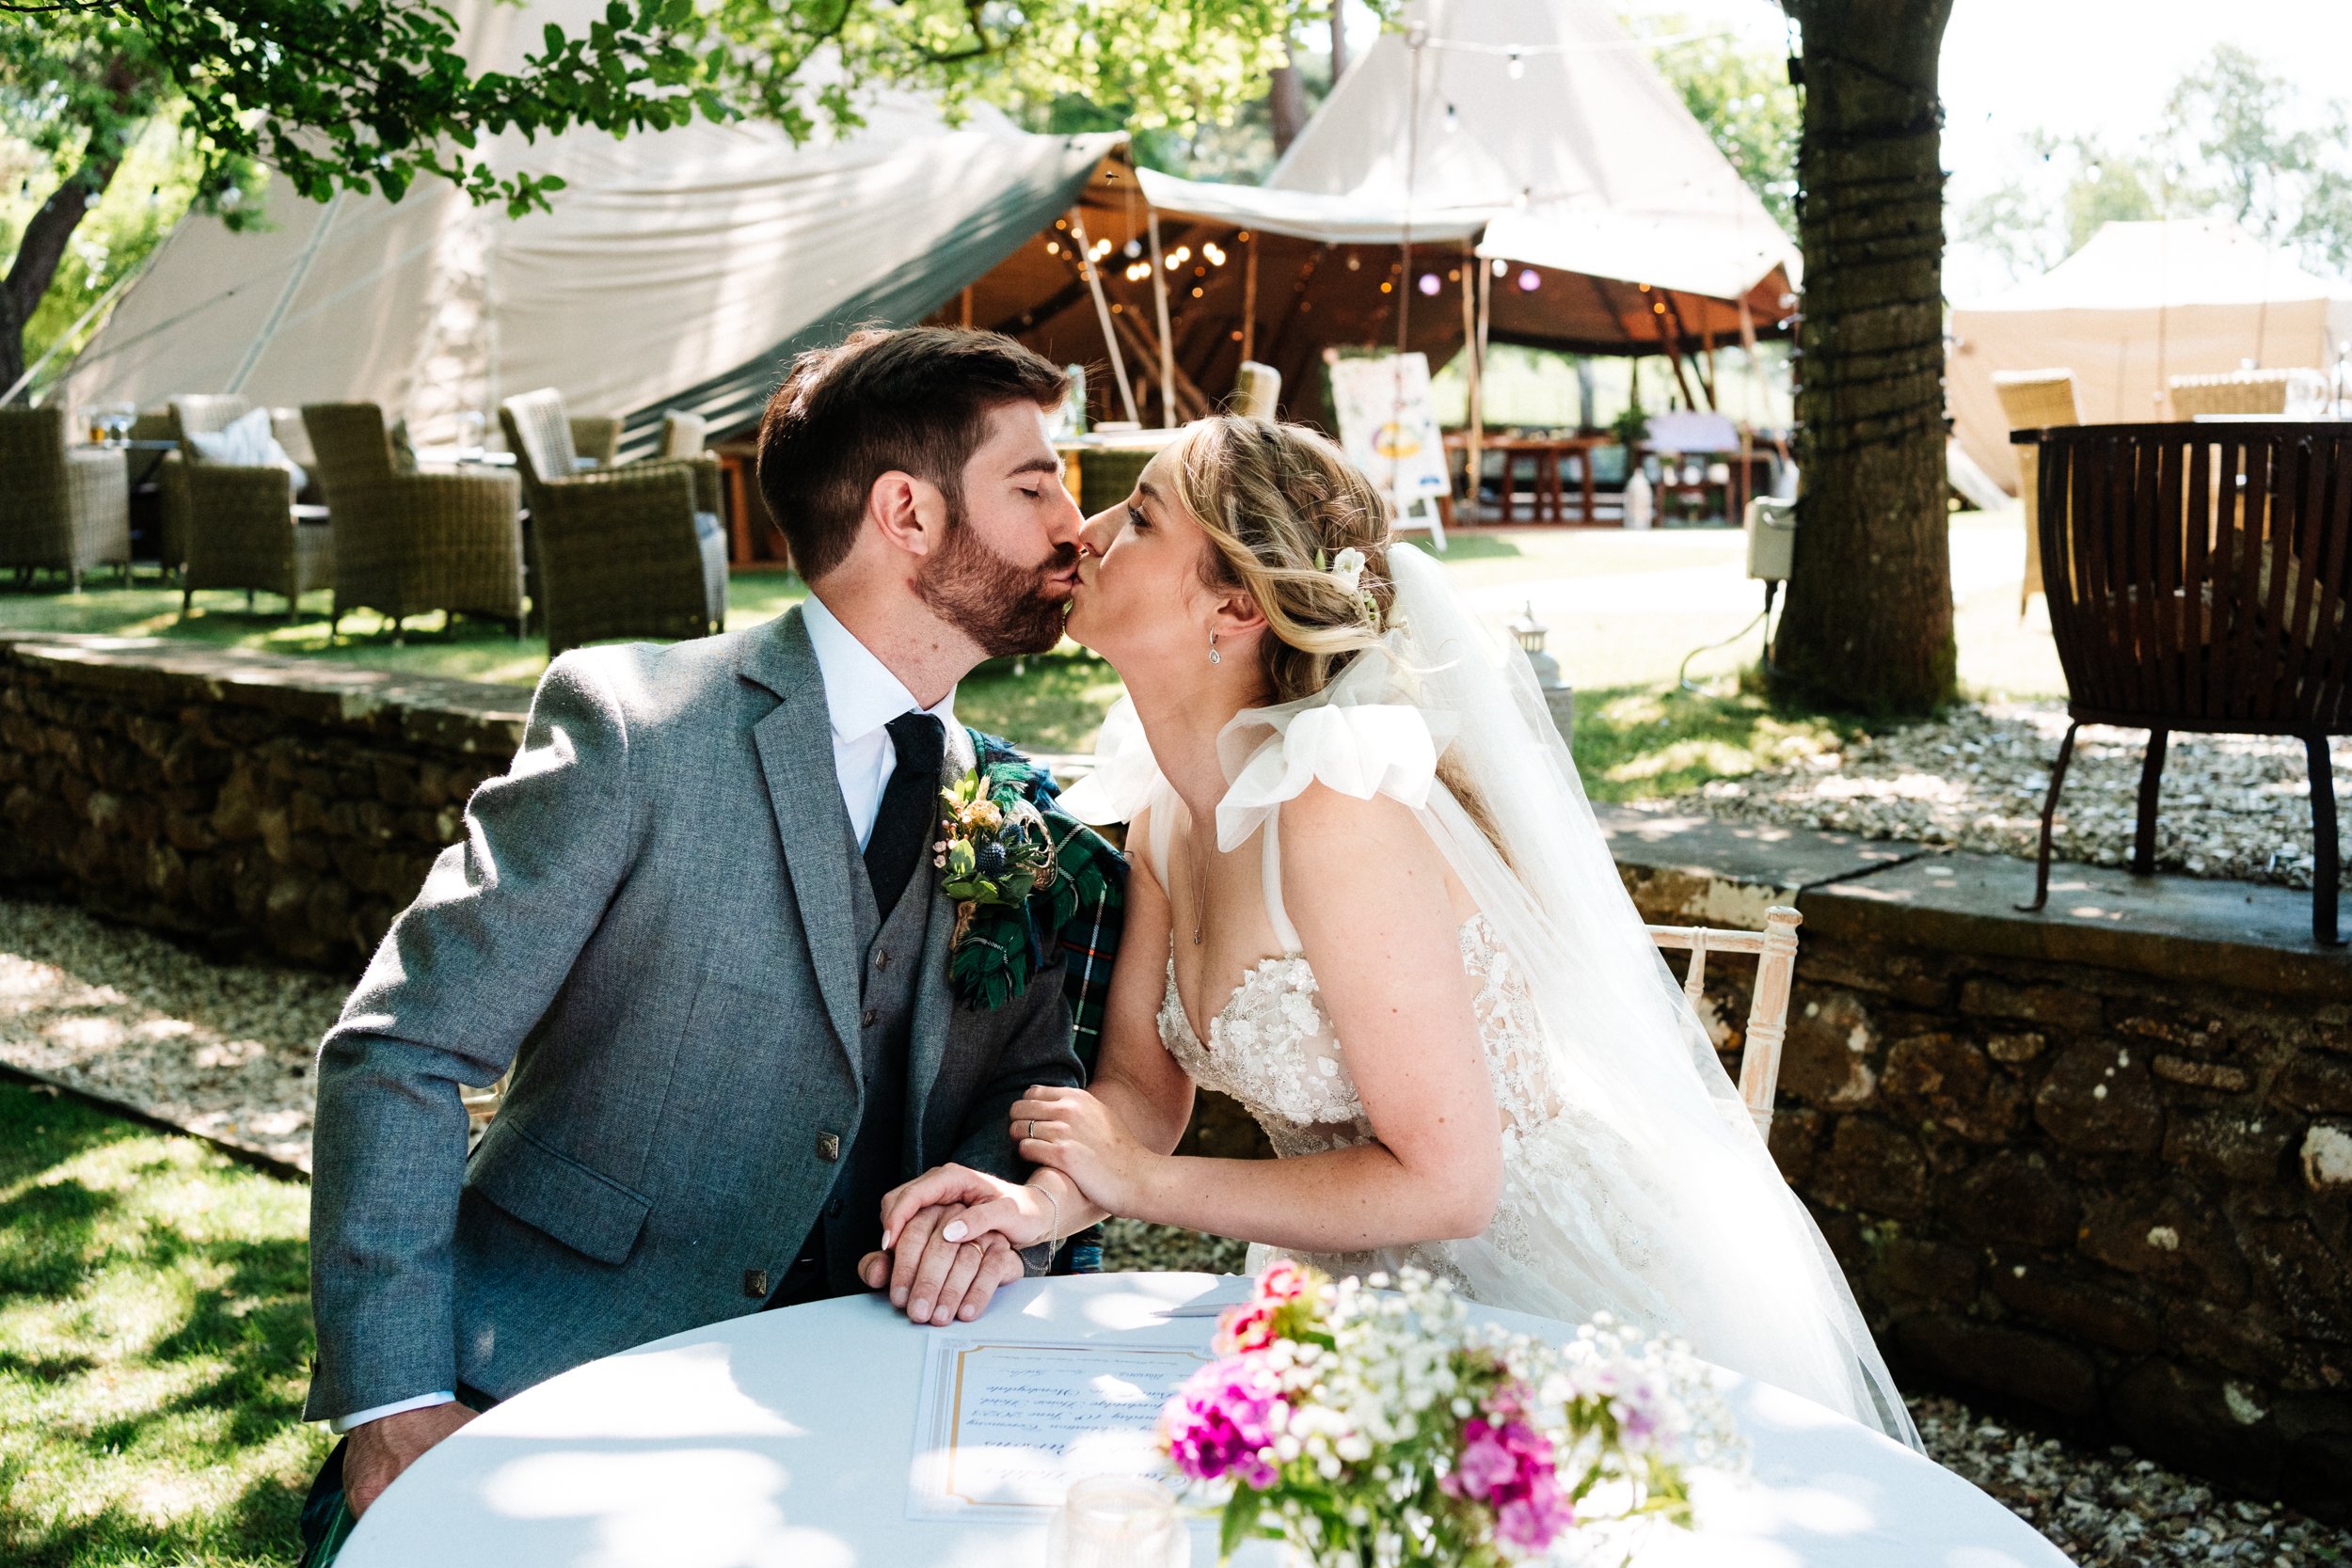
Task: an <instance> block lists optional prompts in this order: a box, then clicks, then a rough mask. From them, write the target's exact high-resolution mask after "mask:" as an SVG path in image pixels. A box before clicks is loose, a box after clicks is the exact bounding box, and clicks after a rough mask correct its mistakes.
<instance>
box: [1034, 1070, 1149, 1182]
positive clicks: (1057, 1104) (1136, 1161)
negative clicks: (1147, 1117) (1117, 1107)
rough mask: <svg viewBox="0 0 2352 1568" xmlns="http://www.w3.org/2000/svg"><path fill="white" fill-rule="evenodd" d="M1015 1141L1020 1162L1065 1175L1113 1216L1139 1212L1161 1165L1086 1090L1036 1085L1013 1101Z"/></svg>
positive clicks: (1123, 1124)
mask: <svg viewBox="0 0 2352 1568" xmlns="http://www.w3.org/2000/svg"><path fill="white" fill-rule="evenodd" d="M1012 1135H1013V1137H1014V1139H1015V1140H1016V1141H1015V1143H1014V1151H1015V1152H1016V1153H1018V1154H1019V1155H1020V1156H1021V1158H1023V1159H1024V1160H1026V1161H1028V1162H1029V1163H1030V1164H1038V1165H1046V1166H1050V1167H1051V1168H1053V1169H1055V1170H1057V1171H1059V1172H1061V1173H1062V1174H1063V1175H1064V1176H1067V1177H1068V1178H1070V1180H1073V1181H1075V1182H1076V1183H1077V1184H1078V1190H1079V1191H1080V1192H1082V1193H1084V1194H1086V1196H1087V1199H1088V1201H1089V1202H1090V1203H1092V1204H1094V1205H1095V1206H1096V1207H1097V1208H1101V1209H1107V1210H1109V1211H1110V1212H1112V1213H1114V1214H1133V1213H1135V1212H1136V1208H1137V1205H1138V1202H1139V1200H1140V1199H1141V1197H1142V1196H1143V1193H1144V1191H1145V1189H1146V1188H1147V1187H1148V1186H1149V1185H1150V1184H1151V1180H1152V1174H1153V1172H1154V1170H1155V1168H1156V1167H1157V1166H1158V1164H1160V1162H1161V1160H1162V1156H1160V1155H1157V1154H1154V1153H1152V1151H1151V1150H1150V1149H1149V1148H1145V1147H1144V1146H1143V1145H1142V1144H1139V1143H1137V1142H1136V1140H1135V1137H1134V1136H1133V1135H1132V1134H1131V1133H1129V1132H1128V1131H1127V1124H1126V1123H1125V1122H1123V1121H1120V1119H1119V1117H1117V1116H1115V1115H1113V1114H1112V1112H1111V1110H1110V1108H1109V1107H1108V1106H1106V1105H1104V1103H1103V1102H1102V1101H1099V1100H1097V1099H1095V1098H1094V1096H1092V1095H1090V1094H1089V1093H1087V1091H1086V1090H1084V1089H1065V1088H1051V1087H1043V1086H1039V1085H1031V1087H1030V1089H1029V1092H1028V1095H1027V1097H1026V1098H1025V1099H1022V1100H1017V1101H1013V1105H1012Z"/></svg>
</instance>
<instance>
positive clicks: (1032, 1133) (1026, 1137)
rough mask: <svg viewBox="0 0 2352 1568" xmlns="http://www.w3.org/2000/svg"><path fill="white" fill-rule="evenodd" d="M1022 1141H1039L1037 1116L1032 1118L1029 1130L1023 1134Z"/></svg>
mask: <svg viewBox="0 0 2352 1568" xmlns="http://www.w3.org/2000/svg"><path fill="white" fill-rule="evenodd" d="M1021 1141H1022V1142H1023V1143H1034V1142H1036V1141H1037V1122H1036V1120H1035V1118H1031V1120H1030V1122H1029V1130H1028V1131H1027V1132H1024V1133H1022V1134H1021Z"/></svg>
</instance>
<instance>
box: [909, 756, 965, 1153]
mask: <svg viewBox="0 0 2352 1568" xmlns="http://www.w3.org/2000/svg"><path fill="white" fill-rule="evenodd" d="M976 760H977V753H976V752H974V750H973V746H972V736H971V734H970V732H969V731H967V730H965V729H964V727H963V726H962V725H961V724H950V725H948V726H947V750H946V756H945V757H944V758H943V759H942V760H941V763H940V782H941V783H942V784H946V783H947V782H949V781H951V780H954V779H960V778H961V777H963V775H964V774H966V773H968V772H970V771H971V770H972V767H973V764H974V763H975V761H976ZM915 875H916V876H918V877H923V878H927V879H930V890H931V913H930V927H929V928H928V929H927V930H926V931H925V932H924V934H923V970H922V974H920V976H918V978H917V980H916V984H915V990H914V1021H913V1023H912V1026H911V1027H910V1029H909V1031H908V1037H907V1133H906V1148H907V1159H908V1162H909V1164H910V1168H912V1169H915V1170H920V1169H922V1168H923V1167H924V1166H926V1165H928V1164H934V1163H935V1162H934V1161H932V1159H931V1158H930V1154H929V1152H928V1151H927V1150H926V1149H925V1148H923V1107H924V1105H925V1104H926V1103H927V1102H928V1101H929V1100H930V1092H931V1085H933V1084H934V1083H936V1082H937V1081H938V1079H939V1067H940V1063H941V1062H943V1061H944V1060H946V1055H947V1036H948V1030H949V1026H950V1025H951V1024H952V1023H953V1022H954V1021H955V1010H956V1003H955V994H954V992H953V991H951V990H949V989H948V983H947V964H948V960H949V958H950V952H949V949H950V947H951V945H952V943H953V941H954V938H955V934H956V903H955V900H954V899H952V898H950V897H948V896H947V895H946V891H945V890H944V889H942V887H941V886H940V881H939V876H938V873H937V872H936V871H935V870H934V869H933V868H932V866H931V864H930V861H929V860H928V859H926V860H925V861H924V863H922V864H921V865H919V866H917V867H916V868H915Z"/></svg>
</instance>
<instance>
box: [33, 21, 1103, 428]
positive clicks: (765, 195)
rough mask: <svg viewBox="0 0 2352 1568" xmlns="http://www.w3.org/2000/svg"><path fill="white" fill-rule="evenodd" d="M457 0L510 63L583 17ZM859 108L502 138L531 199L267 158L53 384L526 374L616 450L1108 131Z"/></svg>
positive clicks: (999, 211) (256, 394)
mask: <svg viewBox="0 0 2352 1568" xmlns="http://www.w3.org/2000/svg"><path fill="white" fill-rule="evenodd" d="M457 10H458V12H459V16H460V21H461V27H462V32H461V39H462V40H463V44H462V47H463V48H464V50H465V52H466V54H467V55H468V58H469V60H470V61H471V62H472V63H473V64H474V65H475V66H476V67H477V68H478V69H498V70H510V71H511V70H514V69H516V68H517V66H518V65H519V63H520V59H521V55H522V53H523V52H524V50H525V49H527V48H532V47H535V46H536V44H537V41H538V38H539V34H540V30H541V27H542V25H543V24H545V23H548V22H555V23H557V24H568V25H570V26H573V27H580V26H584V25H585V24H586V22H587V21H588V20H589V19H591V18H592V17H594V16H596V15H600V14H601V11H602V6H601V4H600V0H554V3H552V4H548V3H541V4H538V5H535V6H532V7H531V8H518V7H514V6H507V5H501V4H497V3H496V0H470V3H469V4H463V5H460V6H459V7H458V8H457ZM861 113H862V115H863V117H864V119H865V120H866V124H865V125H864V127H863V128H862V129H860V130H857V131H855V132H853V133H851V134H850V135H846V136H843V137H840V138H838V139H835V138H832V137H828V136H820V137H819V138H818V139H817V140H815V141H812V142H810V143H809V144H807V145H805V146H796V145H794V144H793V143H792V141H791V139H790V138H789V137H788V136H787V135H785V134H784V133H783V132H782V131H780V130H778V129H776V128H775V127H773V126H771V125H766V124H739V125H725V126H722V125H712V124H709V123H707V122H701V121H697V122H696V123H694V124H691V125H690V126H686V127H683V128H680V129H677V130H674V131H665V132H660V133H648V134H639V135H630V136H628V137H627V138H626V139H619V138H615V137H612V136H610V135H605V134H603V133H601V132H596V131H584V132H572V133H568V134H566V135H561V136H556V137H552V138H546V139H542V140H541V141H539V142H538V143H537V144H536V145H532V144H528V143H525V142H523V141H522V140H521V139H520V138H519V137H515V136H508V137H505V138H501V140H500V141H498V142H497V143H495V144H491V150H490V158H491V161H492V163H493V165H494V166H497V167H500V168H502V169H503V168H518V167H519V168H529V169H532V170H534V171H536V172H540V173H553V174H557V175H561V176H562V177H563V178H564V180H565V181H566V182H567V188H566V189H564V190H563V191H561V192H559V193H557V194H556V195H555V196H554V197H553V198H551V205H552V208H553V210H552V211H551V212H548V213H543V214H533V215H532V216H529V217H525V218H522V219H519V220H510V219H509V218H508V217H507V216H506V214H505V211H504V209H503V208H502V207H495V206H494V207H487V208H477V207H474V206H472V205H470V204H469V202H468V201H467V200H466V199H465V198H464V197H463V196H461V195H460V194H458V192H457V191H456V190H455V189H454V188H453V187H452V186H450V185H449V184H447V183H446V182H439V181H430V180H429V181H425V182H420V183H419V185H418V186H417V187H416V188H414V189H413V190H412V191H411V192H410V193H409V195H408V196H407V198H406V199H405V200H403V201H400V202H397V203H393V202H387V201H385V200H383V199H381V198H377V197H373V196H359V195H344V196H341V197H338V198H334V199H332V200H330V201H328V202H326V203H314V202H309V201H304V200H302V199H301V198H298V197H295V196H294V194H293V193H292V192H291V191H290V190H289V189H288V188H287V187H286V186H285V185H284V184H283V183H282V182H278V183H275V184H273V186H272V188H271V203H270V216H271V219H272V223H273V227H272V229H271V230H269V231H267V232H262V233H257V234H232V233H230V231H229V230H227V229H225V228H224V227H222V225H221V224H220V223H218V222H217V221H215V220H213V219H209V218H202V217H196V218H191V219H189V220H188V221H187V222H186V223H184V224H183V225H182V226H181V228H180V229H179V230H177V231H176V232H175V233H174V234H173V235H172V237H171V238H170V239H169V240H168V241H167V244H166V245H165V246H164V247H163V249H162V251H161V253H160V254H159V255H158V257H157V258H156V260H155V262H154V264H153V265H152V266H151V269H150V270H149V272H148V274H147V275H146V276H145V277H143V278H142V279H141V280H140V281H139V282H138V284H137V285H136V286H135V287H134V288H133V289H132V290H131V291H130V292H129V293H127V294H126V295H125V297H124V299H123V301H122V302H121V304H120V305H119V307H118V308H117V309H116V310H115V313H114V316H113V317H112V319H111V320H110V321H109V322H108V323H107V324H106V325H105V327H104V328H103V331H102V332H101V333H100V334H99V336H98V337H97V338H96V339H95V341H93V342H92V343H91V344H90V346H89V347H88V348H87V350H86V351H85V352H84V353H83V355H82V356H81V357H80V358H79V359H78V360H77V362H76V364H75V367H74V369H73V371H72V378H71V380H70V382H69V384H68V386H67V388H66V391H65V393H64V394H63V395H65V396H67V397H69V398H71V399H72V401H74V402H76V403H88V402H93V401H101V400H103V401H114V400H126V401H132V402H135V403H137V404H140V405H141V406H152V405H154V404H160V403H161V402H162V401H163V400H164V399H166V398H167V397H170V396H172V395H173V394H175V393H181V392H199V391H225V390H239V391H243V392H245V393H246V395H247V396H250V397H253V398H255V399H256V400H258V401H261V402H263V403H267V404H275V405H280V406H283V405H289V404H301V403H304V402H306V401H328V400H339V399H365V400H372V401H374V402H376V403H379V404H383V405H384V407H385V408H386V410H387V411H388V412H389V413H392V414H399V415H405V416H406V417H407V418H408V419H409V420H410V422H411V427H412V429H413V430H414V431H415V433H416V435H417V437H418V439H419V440H421V441H424V442H432V443H438V442H445V441H449V440H453V439H454V438H455V437H456V436H457V435H458V433H459V430H460V425H459V422H458V421H459V418H460V416H461V415H462V414H464V413H465V412H467V411H469V410H470V411H478V412H484V413H488V412H490V411H492V410H494V409H495V407H496V404H497V403H498V400H499V399H501V398H502V397H506V396H509V395H511V394H513V393H516V392H519V391H525V390H528V389H530V388H536V387H543V386H551V387H554V388H557V389H558V390H560V391H561V392H563V393H564V397H565V398H566V400H567V401H568V402H569V403H570V404H571V405H572V406H573V407H574V408H576V409H578V410H580V411H581V412H597V413H621V414H628V415H630V416H633V418H632V420H631V437H632V439H631V441H630V447H631V448H632V449H633V448H634V447H635V446H637V445H642V444H643V443H644V441H645V440H646V439H648V438H649V436H650V430H651V427H652V425H653V424H654V423H656V422H657V421H658V420H659V417H660V412H661V410H662V409H663V408H665V407H676V408H681V409H688V410H691V411H693V412H697V413H700V414H703V415H704V416H706V417H707V419H708V420H710V421H711V422H712V423H713V424H714V425H715V426H720V427H725V426H731V425H738V424H740V423H743V422H744V421H745V420H748V419H749V418H751V417H753V416H754V415H755V414H756V412H757V409H758V407H759V404H760V403H761V402H762V401H763V400H764V399H765V397H766V395H767V393H768V391H769V390H770V389H771V388H772V387H773V386H774V384H775V382H776V380H777V379H778V377H779V375H780V373H781V371H782V368H783V365H784V363H785V361H786V360H787V358H788V356H789V355H790V354H791V353H792V352H793V351H794V350H795V349H797V348H798V347H800V346H802V345H803V344H805V343H809V342H814V341H822V340H824V339H826V338H829V337H832V336H836V335H837V334H838V333H839V332H841V331H842V330H844V329H846V328H847V327H849V326H850V325H855V324H856V323H858V322H861V321H866V320H882V321H888V322H894V323H904V322H913V321H918V320H920V319H922V317H923V316H925V315H926V314H928V313H929V312H930V311H931V310H933V309H937V308H938V307H939V306H941V305H942V304H944V303H945V302H946V301H947V300H949V299H951V298H953V297H954V296H955V294H956V292H957V291H958V290H960V289H961V288H962V287H963V286H964V285H965V284H967V283H969V282H971V281H972V280H973V279H974V278H976V277H978V276H980V275H981V274H982V273H984V272H986V271H987V270H988V269H989V268H990V267H991V266H993V265H994V264H995V262H996V261H999V260H1001V259H1002V258H1003V257H1004V256H1005V255H1006V254H1008V253H1009V252H1010V251H1011V250H1012V249H1013V248H1014V247H1015V246H1017V245H1019V244H1020V243H1021V242H1022V241H1024V240H1025V239H1027V238H1028V237H1029V236H1030V235H1031V234H1032V233H1033V232H1034V231H1035V230H1037V229H1038V228H1040V227H1041V225H1042V224H1044V223H1046V222H1050V221H1051V219H1052V217H1053V215H1054V214H1056V213H1057V212H1060V211H1061V210H1063V209H1064V208H1066V207H1067V206H1068V204H1069V203H1070V201H1071V200H1072V199H1073V198H1074V197H1075V195H1076V193H1077V191H1078V189H1079V188H1080V187H1082V186H1083V184H1084V182H1085V181H1086V178H1087V176H1088V175H1089V172H1090V171H1091V170H1092V169H1093V167H1094V166H1095V165H1096V164H1097V163H1098V162H1099V161H1100V160H1101V159H1102V157H1103V156H1104V154H1105V153H1106V152H1108V151H1109V150H1111V149H1112V148H1113V147H1115V146H1116V145H1117V144H1118V142H1119V139H1120V138H1119V137H1117V136H1115V135H1089V136H1042V135H1029V134H1026V133H1025V132H1022V131H1020V130H1018V129H1017V128H1015V127H1014V126H1012V125H1011V124H1010V122H1009V121H1008V120H1006V119H1004V118H1003V117H1002V116H1001V115H998V114H996V113H994V112H993V111H991V110H988V109H985V108H980V109H976V110H974V111H973V112H972V113H971V114H970V115H969V116H968V118H966V119H965V120H964V121H963V122H962V123H961V125H958V126H953V127H951V126H949V125H947V124H946V123H944V122H943V121H942V119H941V118H940V116H939V114H938V112H937V110H936V108H935V107H934V106H933V105H932V104H931V103H928V102H926V101H924V100H921V99H919V98H916V97H914V96H911V95H906V94H875V95H872V96H871V97H869V98H867V99H866V100H863V101H862V102H861Z"/></svg>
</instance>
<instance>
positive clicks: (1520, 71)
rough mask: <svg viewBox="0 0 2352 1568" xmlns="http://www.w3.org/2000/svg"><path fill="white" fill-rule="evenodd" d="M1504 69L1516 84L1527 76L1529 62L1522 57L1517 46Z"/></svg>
mask: <svg viewBox="0 0 2352 1568" xmlns="http://www.w3.org/2000/svg"><path fill="white" fill-rule="evenodd" d="M1502 69H1503V70H1504V71H1508V72H1509V73H1510V77H1511V80H1513V81H1514V82H1516V81H1518V79H1519V78H1520V77H1522V76H1524V75H1526V74H1527V61H1526V60H1525V59H1523V58H1521V57H1520V55H1519V52H1518V48H1517V47H1516V46H1515V47H1514V48H1513V49H1512V50H1511V56H1510V59H1509V61H1508V62H1507V63H1506V64H1505V65H1504V66H1503V68H1502Z"/></svg>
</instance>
